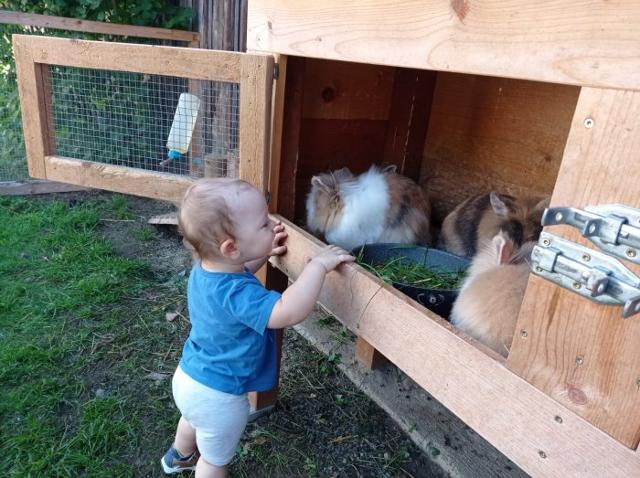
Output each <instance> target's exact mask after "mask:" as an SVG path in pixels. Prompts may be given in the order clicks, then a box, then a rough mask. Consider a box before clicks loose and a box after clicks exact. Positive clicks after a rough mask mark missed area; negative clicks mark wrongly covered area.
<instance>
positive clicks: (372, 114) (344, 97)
mask: <svg viewBox="0 0 640 478" xmlns="http://www.w3.org/2000/svg"><path fill="white" fill-rule="evenodd" d="M305 62H306V66H305V85H304V86H305V95H304V101H303V105H302V116H303V117H304V118H313V119H341V120H348V119H368V120H386V119H387V118H388V117H389V110H390V109H391V96H392V93H393V82H394V71H395V68H393V67H389V66H377V65H367V64H362V63H346V62H341V61H329V60H315V59H307V60H305Z"/></svg>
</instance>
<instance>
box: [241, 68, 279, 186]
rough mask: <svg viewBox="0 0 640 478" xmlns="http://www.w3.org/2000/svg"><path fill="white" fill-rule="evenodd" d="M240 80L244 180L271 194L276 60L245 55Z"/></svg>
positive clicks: (242, 169)
mask: <svg viewBox="0 0 640 478" xmlns="http://www.w3.org/2000/svg"><path fill="white" fill-rule="evenodd" d="M241 71H242V74H241V80H240V178H241V179H244V180H245V181H248V182H249V183H251V184H253V185H254V186H255V187H256V188H258V189H259V190H261V191H264V192H266V191H267V185H268V180H269V155H270V152H271V151H270V147H271V89H272V86H273V57H272V56H255V55H244V56H243V57H242V61H241Z"/></svg>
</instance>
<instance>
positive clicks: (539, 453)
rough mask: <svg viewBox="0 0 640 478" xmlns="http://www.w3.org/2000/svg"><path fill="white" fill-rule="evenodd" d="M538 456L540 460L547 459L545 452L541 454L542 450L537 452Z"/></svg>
mask: <svg viewBox="0 0 640 478" xmlns="http://www.w3.org/2000/svg"><path fill="white" fill-rule="evenodd" d="M538 455H540V458H543V459H544V458H546V457H547V454H546V453H545V452H543V451H542V450H540V451H539V452H538Z"/></svg>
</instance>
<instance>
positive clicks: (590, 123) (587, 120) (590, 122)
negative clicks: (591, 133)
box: [584, 118, 596, 129]
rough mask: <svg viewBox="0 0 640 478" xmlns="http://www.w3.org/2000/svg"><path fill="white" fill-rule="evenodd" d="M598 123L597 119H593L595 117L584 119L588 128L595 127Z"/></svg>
mask: <svg viewBox="0 0 640 478" xmlns="http://www.w3.org/2000/svg"><path fill="white" fill-rule="evenodd" d="M595 124H596V122H595V121H593V118H587V119H585V120H584V127H585V128H587V129H591V128H593V126H594V125H595Z"/></svg>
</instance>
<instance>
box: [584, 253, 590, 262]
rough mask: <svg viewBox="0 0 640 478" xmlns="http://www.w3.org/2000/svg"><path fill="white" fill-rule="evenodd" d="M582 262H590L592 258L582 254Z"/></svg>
mask: <svg viewBox="0 0 640 478" xmlns="http://www.w3.org/2000/svg"><path fill="white" fill-rule="evenodd" d="M582 260H583V261H585V262H589V261H590V260H591V256H590V255H589V254H582Z"/></svg>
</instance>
